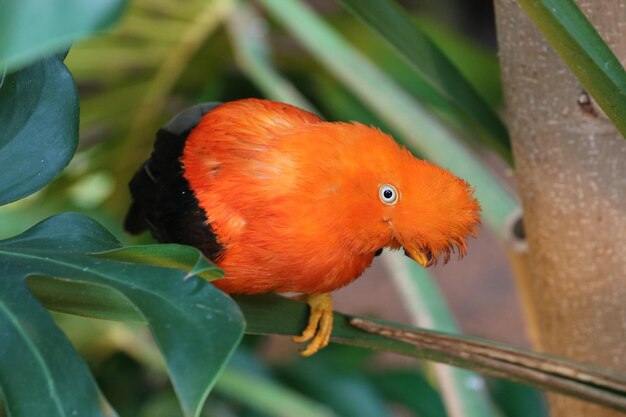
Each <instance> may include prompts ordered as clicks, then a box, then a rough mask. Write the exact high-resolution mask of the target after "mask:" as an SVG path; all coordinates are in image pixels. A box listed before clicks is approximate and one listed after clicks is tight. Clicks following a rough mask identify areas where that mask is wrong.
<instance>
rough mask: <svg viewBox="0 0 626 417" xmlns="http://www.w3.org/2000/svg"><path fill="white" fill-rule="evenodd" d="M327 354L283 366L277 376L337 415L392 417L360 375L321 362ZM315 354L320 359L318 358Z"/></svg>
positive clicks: (371, 387) (349, 416) (381, 400)
mask: <svg viewBox="0 0 626 417" xmlns="http://www.w3.org/2000/svg"><path fill="white" fill-rule="evenodd" d="M330 349H332V347H331V348H330ZM352 350H356V349H352ZM326 353H327V352H324V351H322V352H320V353H317V354H316V355H315V356H314V357H312V358H305V359H301V360H299V361H298V362H297V363H294V364H289V365H288V366H285V367H282V368H280V369H279V370H278V375H279V376H280V378H281V379H282V380H283V381H284V382H285V383H286V384H287V385H288V386H290V387H294V388H296V389H298V390H299V391H302V392H303V393H305V394H306V395H307V396H309V397H311V398H315V399H316V400H318V401H321V402H322V403H324V404H326V405H328V407H330V408H331V409H332V410H333V411H334V412H335V414H336V415H338V416H342V417H381V416H388V415H390V414H391V413H390V410H389V409H388V406H387V404H386V403H385V401H384V400H383V398H382V397H381V396H380V394H379V393H378V392H377V391H376V390H375V389H374V387H373V386H372V384H370V382H369V381H368V380H367V379H366V378H365V377H364V376H363V375H362V372H359V373H356V372H346V371H345V370H344V369H342V368H341V367H333V366H329V365H330V363H328V362H327V361H324V356H330V355H323V354H326ZM331 354H332V353H331ZM318 355H321V356H322V357H319V358H318V357H317V356H318ZM361 371H362V370H361Z"/></svg>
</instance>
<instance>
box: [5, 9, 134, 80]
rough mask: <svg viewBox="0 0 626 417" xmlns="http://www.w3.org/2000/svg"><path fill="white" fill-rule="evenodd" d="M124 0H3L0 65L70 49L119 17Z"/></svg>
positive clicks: (11, 66) (17, 64)
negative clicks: (73, 44)
mask: <svg viewBox="0 0 626 417" xmlns="http://www.w3.org/2000/svg"><path fill="white" fill-rule="evenodd" d="M125 3H126V2H125V1H124V0H97V1H87V2H86V1H83V0H48V1H44V2H42V1H39V0H20V1H11V0H8V1H2V2H0V68H2V67H4V66H6V67H8V69H9V70H12V69H16V68H18V67H20V66H24V65H27V64H29V63H32V62H34V61H35V60H37V58H38V57H41V56H47V55H50V54H52V53H55V52H59V51H62V50H64V49H67V48H68V47H69V45H70V44H71V43H72V42H74V41H75V40H77V39H81V38H84V37H86V36H89V35H91V34H93V33H95V32H98V31H101V30H103V29H105V28H107V27H109V26H110V25H111V24H113V23H114V22H115V21H117V19H118V18H119V17H120V15H121V13H122V10H123V6H124V5H125Z"/></svg>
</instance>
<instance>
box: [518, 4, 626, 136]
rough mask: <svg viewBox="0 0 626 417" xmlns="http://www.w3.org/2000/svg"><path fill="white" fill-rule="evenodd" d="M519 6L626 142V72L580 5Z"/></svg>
mask: <svg viewBox="0 0 626 417" xmlns="http://www.w3.org/2000/svg"><path fill="white" fill-rule="evenodd" d="M519 3H520V5H521V6H522V8H523V9H524V10H525V11H526V13H528V15H529V16H530V17H531V18H532V19H533V21H534V22H535V24H536V25H537V26H538V27H539V29H541V31H542V32H543V34H544V36H545V37H546V39H547V40H548V42H550V45H552V47H553V48H554V49H555V50H556V52H557V53H558V54H559V55H560V56H561V58H562V59H563V61H565V63H566V64H567V65H568V67H569V68H570V70H571V71H572V72H573V73H574V75H576V77H577V78H578V80H579V81H580V83H581V84H582V85H583V87H585V89H586V90H587V91H589V92H590V93H591V95H592V96H593V98H594V99H595V100H596V101H597V102H598V104H599V105H600V107H602V110H604V112H605V113H606V115H607V116H609V118H610V119H611V121H612V122H613V123H614V124H615V126H616V127H617V128H618V129H619V131H620V132H621V134H622V136H624V138H626V72H624V67H623V66H622V64H621V63H620V61H619V60H618V59H617V57H616V56H615V54H614V53H613V51H611V49H610V48H609V47H608V46H607V45H606V43H605V42H604V41H603V40H602V38H601V37H600V35H599V34H598V32H597V31H596V29H595V28H594V27H593V25H592V24H591V23H590V22H589V20H587V18H586V17H585V15H584V14H583V12H582V11H581V10H580V9H579V8H578V6H577V5H576V3H575V2H574V1H573V0H519ZM622 7H623V3H622ZM616 24H617V23H616Z"/></svg>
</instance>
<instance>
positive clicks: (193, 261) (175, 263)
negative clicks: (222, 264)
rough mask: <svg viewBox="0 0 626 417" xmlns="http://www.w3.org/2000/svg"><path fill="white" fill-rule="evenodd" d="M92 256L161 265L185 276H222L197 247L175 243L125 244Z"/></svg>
mask: <svg viewBox="0 0 626 417" xmlns="http://www.w3.org/2000/svg"><path fill="white" fill-rule="evenodd" d="M90 255H92V256H95V257H98V258H103V259H113V260H116V261H121V262H131V263H136V264H144V265H155V266H162V267H165V268H174V269H180V270H182V271H185V272H187V277H192V276H194V275H196V276H199V277H201V278H203V279H205V280H207V281H213V280H215V279H218V278H221V277H223V276H224V272H223V271H222V270H221V269H219V268H218V267H217V266H215V265H213V264H212V263H211V261H209V260H208V259H207V258H206V257H205V256H204V255H203V254H202V253H201V252H200V251H199V250H198V249H196V248H192V247H191V246H184V245H178V244H175V243H168V244H159V245H142V246H126V247H123V248H120V249H114V250H111V251H106V252H97V253H92V254H90Z"/></svg>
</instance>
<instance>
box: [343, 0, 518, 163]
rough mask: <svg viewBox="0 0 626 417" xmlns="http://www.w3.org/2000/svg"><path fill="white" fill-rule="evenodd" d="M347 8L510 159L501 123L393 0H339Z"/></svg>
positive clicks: (417, 75) (505, 130)
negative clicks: (386, 42)
mask: <svg viewBox="0 0 626 417" xmlns="http://www.w3.org/2000/svg"><path fill="white" fill-rule="evenodd" d="M339 2H340V3H342V4H343V5H344V6H345V7H346V8H347V9H348V10H350V11H351V12H352V13H354V14H355V15H356V16H357V17H359V18H360V19H361V20H363V21H364V22H365V23H366V24H368V25H369V26H370V27H371V28H372V29H374V30H376V31H377V32H378V33H379V34H380V35H381V36H383V37H384V38H385V39H386V40H387V41H388V42H389V43H390V44H391V45H393V46H394V47H395V48H396V49H397V50H398V52H400V54H401V55H402V56H403V57H404V58H405V59H406V60H407V61H408V62H409V63H410V64H411V65H412V66H413V68H415V69H416V70H417V74H416V77H420V78H422V79H424V80H425V81H426V82H427V83H428V84H429V85H430V86H431V87H432V89H433V90H434V91H436V92H437V93H438V94H439V95H440V96H442V97H443V98H444V99H445V100H447V101H448V102H450V103H451V104H452V105H454V106H455V107H456V108H457V109H458V111H459V112H460V113H461V114H463V115H464V116H465V117H466V118H467V120H468V121H470V123H471V124H473V125H475V126H478V127H479V128H480V129H479V131H480V132H482V133H483V136H484V138H485V140H486V142H487V143H488V144H489V145H490V146H491V147H493V149H495V150H496V151H497V152H498V153H499V154H500V155H501V156H502V157H503V158H505V159H506V160H508V161H510V160H511V144H510V142H509V137H508V132H507V129H506V127H505V126H504V123H502V121H501V120H500V118H499V117H498V116H497V115H496V113H495V112H494V110H493V109H492V108H491V107H489V105H488V104H487V103H486V102H485V100H484V99H483V98H482V97H480V95H479V94H478V93H477V92H476V90H475V89H474V87H473V86H472V85H471V84H470V83H469V82H467V80H466V79H465V77H463V75H462V74H461V73H460V72H459V70H458V69H457V68H456V67H455V66H454V64H452V62H450V60H449V59H448V58H447V57H446V55H444V53H443V52H441V50H440V49H439V48H438V47H437V46H436V45H435V43H434V42H433V41H432V40H431V39H430V38H429V37H428V36H426V35H425V34H424V33H422V32H421V31H420V30H419V29H418V28H417V27H416V26H415V25H414V24H413V23H412V22H411V20H410V19H409V18H408V16H407V15H406V14H405V13H404V11H403V10H402V9H401V8H400V7H399V6H398V5H397V4H396V3H395V2H394V1H393V0H339Z"/></svg>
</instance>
